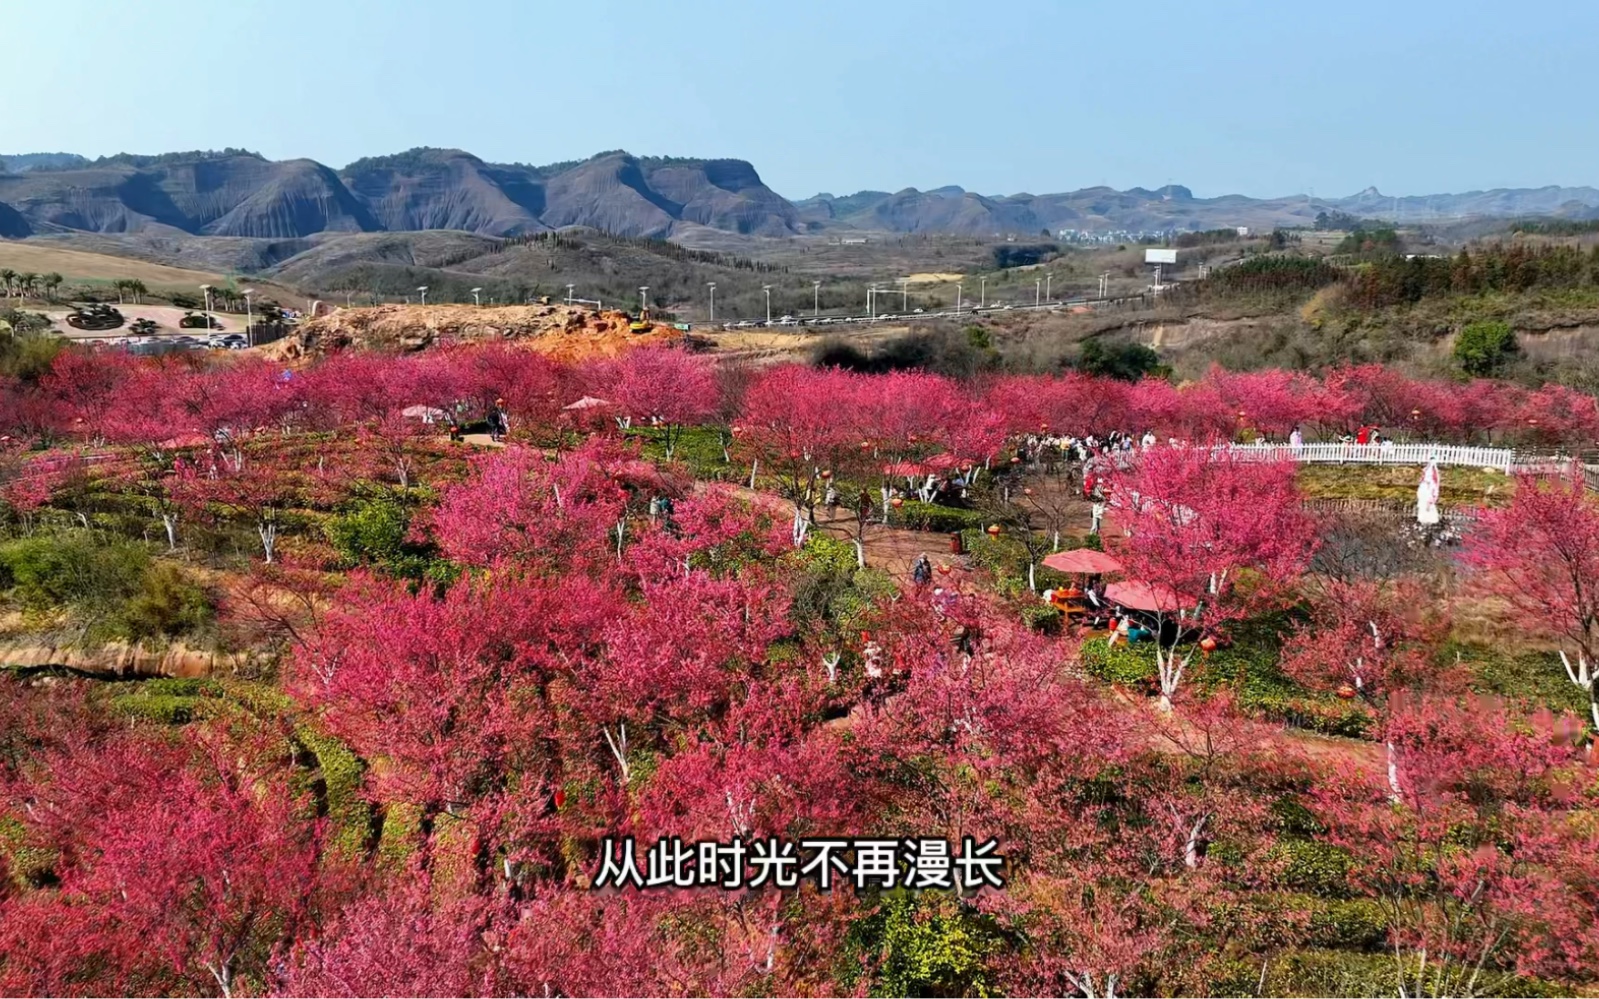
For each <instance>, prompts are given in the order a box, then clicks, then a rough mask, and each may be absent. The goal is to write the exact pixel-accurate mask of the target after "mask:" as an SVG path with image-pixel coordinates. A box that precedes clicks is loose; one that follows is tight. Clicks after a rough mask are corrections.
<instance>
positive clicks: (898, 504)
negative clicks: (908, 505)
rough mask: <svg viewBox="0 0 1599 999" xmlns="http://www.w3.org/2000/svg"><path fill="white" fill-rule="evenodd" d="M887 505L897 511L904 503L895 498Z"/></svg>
mask: <svg viewBox="0 0 1599 999" xmlns="http://www.w3.org/2000/svg"><path fill="white" fill-rule="evenodd" d="M888 505H889V506H891V507H893V508H894V509H896V510H898V509H899V508H900V507H902V506H904V505H905V501H904V500H903V499H901V498H900V497H898V496H895V497H894V498H893V499H891V500H889V501H888Z"/></svg>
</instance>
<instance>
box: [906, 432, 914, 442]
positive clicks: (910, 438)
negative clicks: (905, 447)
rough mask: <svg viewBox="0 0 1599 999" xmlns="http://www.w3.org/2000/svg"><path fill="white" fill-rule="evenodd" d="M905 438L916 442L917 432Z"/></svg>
mask: <svg viewBox="0 0 1599 999" xmlns="http://www.w3.org/2000/svg"><path fill="white" fill-rule="evenodd" d="M905 439H906V440H907V441H910V442H911V443H912V444H915V443H916V435H915V434H911V435H910V436H908V437H906V438H905Z"/></svg>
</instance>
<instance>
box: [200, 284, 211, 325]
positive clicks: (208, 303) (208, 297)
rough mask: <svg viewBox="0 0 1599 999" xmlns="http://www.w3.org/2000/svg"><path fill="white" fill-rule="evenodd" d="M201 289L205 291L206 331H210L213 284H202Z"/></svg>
mask: <svg viewBox="0 0 1599 999" xmlns="http://www.w3.org/2000/svg"><path fill="white" fill-rule="evenodd" d="M200 290H201V291H203V292H205V328H206V332H210V330H211V286H210V285H208V284H202V285H201V286H200Z"/></svg>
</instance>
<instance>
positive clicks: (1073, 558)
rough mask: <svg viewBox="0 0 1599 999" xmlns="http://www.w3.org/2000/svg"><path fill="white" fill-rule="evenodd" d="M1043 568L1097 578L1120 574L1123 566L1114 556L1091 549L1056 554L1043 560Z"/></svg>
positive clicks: (1078, 549)
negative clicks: (1108, 574) (1106, 574)
mask: <svg viewBox="0 0 1599 999" xmlns="http://www.w3.org/2000/svg"><path fill="white" fill-rule="evenodd" d="M1044 567H1045V568H1048V569H1054V570H1055V571H1056V572H1065V573H1082V574H1083V575H1086V576H1098V575H1101V574H1103V573H1107V572H1121V571H1122V569H1123V566H1122V564H1121V562H1120V561H1118V560H1117V559H1116V558H1115V557H1114V556H1111V555H1106V554H1105V553H1104V552H1096V551H1094V550H1093V549H1092V548H1077V549H1074V550H1072V551H1069V552H1056V553H1055V554H1053V555H1050V556H1049V557H1047V558H1045V559H1044Z"/></svg>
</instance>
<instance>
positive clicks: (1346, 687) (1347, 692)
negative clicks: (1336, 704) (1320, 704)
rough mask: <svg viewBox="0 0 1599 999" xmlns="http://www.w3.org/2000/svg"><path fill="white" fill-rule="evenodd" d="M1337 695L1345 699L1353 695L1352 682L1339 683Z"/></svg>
mask: <svg viewBox="0 0 1599 999" xmlns="http://www.w3.org/2000/svg"><path fill="white" fill-rule="evenodd" d="M1338 696H1339V697H1342V698H1343V699H1344V700H1346V701H1347V700H1349V699H1350V698H1351V697H1354V696H1355V688H1354V685H1353V684H1348V683H1343V684H1339V685H1338Z"/></svg>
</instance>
